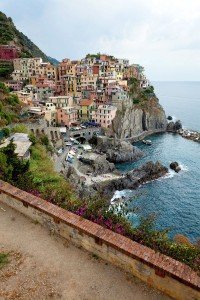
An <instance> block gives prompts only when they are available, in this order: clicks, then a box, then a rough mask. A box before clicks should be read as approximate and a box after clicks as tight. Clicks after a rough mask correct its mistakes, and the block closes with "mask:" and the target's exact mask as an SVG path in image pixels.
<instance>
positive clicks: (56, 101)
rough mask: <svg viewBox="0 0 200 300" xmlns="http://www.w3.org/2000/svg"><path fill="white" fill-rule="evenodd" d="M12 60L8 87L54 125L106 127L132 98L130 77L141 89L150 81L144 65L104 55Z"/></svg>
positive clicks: (32, 110)
mask: <svg viewBox="0 0 200 300" xmlns="http://www.w3.org/2000/svg"><path fill="white" fill-rule="evenodd" d="M13 64H14V71H13V73H12V79H13V80H12V81H10V82H8V83H7V84H8V86H10V87H11V88H13V90H15V91H16V93H18V96H19V98H20V99H21V100H22V101H23V102H24V103H25V104H27V105H29V107H30V111H31V112H32V113H33V112H34V111H37V112H38V111H40V112H41V115H42V116H44V118H45V119H46V120H47V122H48V124H50V125H51V126H56V125H60V126H67V127H71V126H73V125H74V124H77V123H78V122H81V121H86V120H93V121H94V122H96V123H98V124H100V125H101V126H102V127H106V128H107V127H109V126H110V125H111V123H112V120H113V118H114V117H115V114H116V111H117V109H119V108H120V107H121V106H122V103H123V102H124V101H126V100H127V99H128V98H129V96H128V80H129V79H130V78H133V77H134V78H136V79H137V80H138V81H139V83H140V87H141V88H146V87H148V85H149V82H148V80H147V79H146V77H145V75H144V70H143V68H142V67H141V66H140V65H136V64H131V65H130V64H129V60H127V59H117V58H115V57H113V56H109V55H105V54H97V55H90V54H88V55H87V56H86V57H85V58H83V59H81V60H70V59H63V60H62V62H61V63H60V64H59V65H58V66H54V65H52V64H50V63H46V62H43V61H42V59H41V58H15V59H14V60H13ZM22 84H23V86H24V88H23V90H22V89H21V86H22ZM34 108H35V109H34ZM36 108H37V109H36Z"/></svg>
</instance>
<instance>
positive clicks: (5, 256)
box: [0, 253, 8, 269]
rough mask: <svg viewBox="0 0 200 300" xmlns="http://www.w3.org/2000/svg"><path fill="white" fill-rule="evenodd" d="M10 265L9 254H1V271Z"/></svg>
mask: <svg viewBox="0 0 200 300" xmlns="http://www.w3.org/2000/svg"><path fill="white" fill-rule="evenodd" d="M7 263H8V254H7V253H0V269H2V268H3V267H4V266H5V265H6V264H7Z"/></svg>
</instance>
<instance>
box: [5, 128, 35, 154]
mask: <svg viewBox="0 0 200 300" xmlns="http://www.w3.org/2000/svg"><path fill="white" fill-rule="evenodd" d="M12 139H13V143H14V144H15V145H16V149H15V153H16V154H17V155H18V157H23V156H24V155H25V153H26V152H27V151H28V150H29V148H30V146H31V144H32V143H31V142H30V140H29V137H28V134H26V133H15V134H14V135H12V136H10V137H9V138H7V139H6V140H5V142H4V143H3V144H1V145H0V148H4V147H6V146H8V144H9V143H10V141H11V140H12Z"/></svg>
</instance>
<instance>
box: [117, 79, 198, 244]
mask: <svg viewBox="0 0 200 300" xmlns="http://www.w3.org/2000/svg"><path fill="white" fill-rule="evenodd" d="M152 84H153V86H154V89H155V93H156V95H157V97H158V98H159V102H160V103H161V105H162V106H163V108H164V109H165V112H166V115H167V116H168V115H170V116H172V117H173V119H174V120H179V119H180V120H181V122H182V124H183V127H184V128H187V129H190V130H197V131H200V82H152ZM149 139H151V141H152V145H151V146H148V145H144V144H143V143H142V142H138V143H136V144H135V145H136V146H138V147H139V148H140V149H141V150H142V151H143V152H144V153H145V156H144V157H143V158H142V159H140V160H139V161H137V162H135V163H130V162H129V163H121V164H117V165H116V167H117V168H118V169H119V170H120V171H129V170H132V169H133V168H136V167H138V166H140V165H142V164H143V163H145V162H146V161H149V160H151V161H154V162H156V161H157V160H159V161H160V162H161V163H162V164H163V165H165V166H167V167H169V164H170V163H171V162H172V161H177V162H178V163H179V164H180V165H181V169H182V170H181V171H180V172H179V173H175V172H174V171H172V170H169V173H168V174H167V175H166V176H164V177H163V178H159V179H157V180H154V181H151V182H148V183H146V184H144V185H142V186H140V188H138V189H137V190H135V191H128V190H124V191H121V192H118V191H117V192H116V194H117V196H119V195H124V196H127V197H129V199H130V202H128V203H129V207H130V208H132V207H137V208H138V210H137V212H136V213H129V216H128V217H129V219H130V221H131V222H132V223H133V226H137V225H138V224H139V222H140V220H141V217H147V216H149V215H154V216H155V225H156V227H157V228H158V229H166V228H168V229H169V236H170V237H171V238H173V237H174V235H176V234H183V235H185V236H187V237H188V238H189V239H190V240H191V241H192V242H195V241H196V240H197V239H200V144H199V143H196V142H193V141H190V140H186V139H184V138H182V137H181V136H179V135H177V134H173V133H164V134H155V135H152V136H151V137H149Z"/></svg>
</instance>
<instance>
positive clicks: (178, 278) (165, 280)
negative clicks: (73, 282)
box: [0, 181, 200, 300]
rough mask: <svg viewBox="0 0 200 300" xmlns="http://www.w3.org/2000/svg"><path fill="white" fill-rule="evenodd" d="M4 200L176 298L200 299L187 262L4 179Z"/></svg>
mask: <svg viewBox="0 0 200 300" xmlns="http://www.w3.org/2000/svg"><path fill="white" fill-rule="evenodd" d="M0 202H3V203H5V204H7V205H9V206H11V207H13V208H14V209H16V210H17V211H19V212H21V213H22V214H24V215H26V216H28V217H30V218H31V219H33V220H35V221H38V222H39V223H41V224H42V225H44V226H46V227H47V228H48V229H49V230H50V231H51V232H52V233H55V234H58V235H60V236H62V237H64V238H66V239H67V240H70V241H71V242H72V243H73V244H75V245H76V246H79V247H80V246H81V247H83V248H84V249H86V250H88V251H89V252H91V253H94V254H96V255H98V256H99V257H101V258H102V259H104V260H106V261H108V262H110V263H112V264H114V265H116V266H118V267H120V268H122V269H124V270H125V271H127V272H129V273H131V274H132V275H134V276H136V277H138V278H140V279H141V280H143V281H144V282H146V283H147V284H150V285H152V286H153V287H155V288H157V289H159V290H161V291H163V292H164V293H166V294H168V295H170V296H171V297H173V298H175V299H180V300H192V299H193V300H197V299H200V277H198V275H197V274H196V273H195V272H194V271H193V270H191V268H190V267H189V266H187V265H184V264H182V263H180V262H178V261H176V260H174V259H172V258H170V257H167V256H165V255H162V254H160V253H156V252H155V251H153V250H152V249H150V248H148V247H145V246H143V245H140V244H138V243H136V242H134V241H131V240H130V239H128V238H126V237H124V236H121V235H119V234H117V233H114V232H112V231H110V230H108V229H105V228H103V227H102V226H100V225H98V224H95V223H93V222H91V221H88V220H86V219H83V218H82V217H79V216H77V215H75V214H73V213H71V212H69V211H66V210H64V209H62V208H60V207H58V206H56V205H53V204H51V203H48V202H47V201H45V200H43V199H41V198H38V197H35V196H33V195H31V194H28V193H26V192H24V191H22V190H19V189H17V188H15V187H14V186H12V185H10V184H8V183H6V182H3V181H0Z"/></svg>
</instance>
